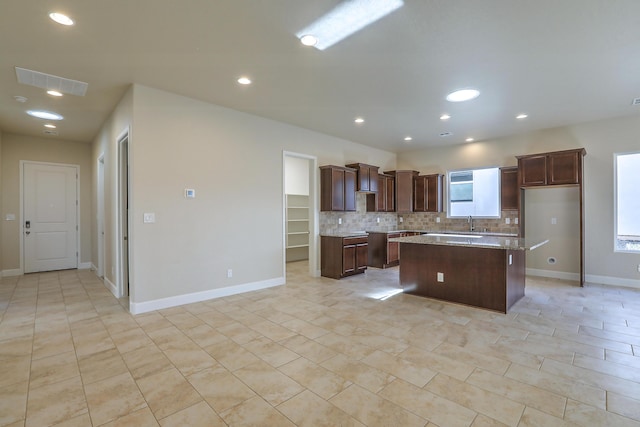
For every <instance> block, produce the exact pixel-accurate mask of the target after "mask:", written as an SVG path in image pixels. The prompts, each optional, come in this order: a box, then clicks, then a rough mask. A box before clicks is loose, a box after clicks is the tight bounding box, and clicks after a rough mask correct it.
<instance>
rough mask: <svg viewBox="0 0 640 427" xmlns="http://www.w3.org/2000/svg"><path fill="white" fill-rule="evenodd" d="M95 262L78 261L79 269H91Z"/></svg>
mask: <svg viewBox="0 0 640 427" xmlns="http://www.w3.org/2000/svg"><path fill="white" fill-rule="evenodd" d="M92 265H93V264H91V262H80V263H78V270H89V269H90V268H91V266H92Z"/></svg>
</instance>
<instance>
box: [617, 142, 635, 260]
mask: <svg viewBox="0 0 640 427" xmlns="http://www.w3.org/2000/svg"><path fill="white" fill-rule="evenodd" d="M631 154H640V151H629V152H624V153H614V154H613V187H614V190H613V251H614V252H626V253H634V254H637V253H640V237H639V238H638V240H637V241H636V240H631V241H623V240H620V239H618V157H620V156H626V155H631ZM623 242H624V243H623ZM636 242H637V243H636Z"/></svg>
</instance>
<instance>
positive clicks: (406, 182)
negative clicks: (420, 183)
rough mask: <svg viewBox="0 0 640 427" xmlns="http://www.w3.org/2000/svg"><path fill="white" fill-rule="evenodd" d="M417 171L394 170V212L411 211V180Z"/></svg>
mask: <svg viewBox="0 0 640 427" xmlns="http://www.w3.org/2000/svg"><path fill="white" fill-rule="evenodd" d="M417 175H418V174H417V173H414V172H411V171H398V172H396V175H395V179H396V212H413V180H414V178H415V176H417Z"/></svg>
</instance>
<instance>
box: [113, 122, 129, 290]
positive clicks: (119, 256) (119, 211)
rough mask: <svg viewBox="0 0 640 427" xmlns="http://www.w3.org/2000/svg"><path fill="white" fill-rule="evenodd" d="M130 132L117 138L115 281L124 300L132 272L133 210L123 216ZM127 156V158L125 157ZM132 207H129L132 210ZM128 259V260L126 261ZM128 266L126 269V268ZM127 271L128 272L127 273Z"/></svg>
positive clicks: (126, 131)
mask: <svg viewBox="0 0 640 427" xmlns="http://www.w3.org/2000/svg"><path fill="white" fill-rule="evenodd" d="M129 135H130V132H129V127H127V128H126V129H125V130H123V131H122V132H120V134H119V135H118V137H117V138H116V153H117V154H116V155H117V162H116V164H117V168H116V170H117V172H116V203H115V205H116V212H115V217H116V222H117V227H116V230H115V231H116V235H115V239H114V241H115V242H116V245H115V248H116V274H115V280H116V288H117V295H116V298H122V297H128V296H129V289H127V288H128V286H126V284H125V281H126V282H129V280H130V279H129V270H130V267H129V265H130V258H131V256H130V254H129V247H130V245H129V229H130V224H131V213H130V212H131V209H129V211H128V214H127V216H126V218H125V216H124V214H123V206H122V198H123V194H122V193H123V189H124V190H126V192H127V197H128V198H130V188H131V185H130V176H129V169H130V166H127V170H126V174H127V176H126V188H124V185H125V183H124V182H123V173H125V171H123V159H126V161H127V164H128V165H130V161H129V152H130V150H129V145H130V143H131V140H130V138H129ZM124 143H126V151H123V144H124ZM123 156H126V157H123ZM130 207H131V206H129V208H130ZM125 220H126V227H127V230H124V222H125ZM125 231H126V232H127V241H126V245H127V251H126V252H125V250H124V249H125V248H124V245H125V241H124V239H123V237H124V233H125ZM125 257H126V259H125ZM125 265H126V268H125ZM125 269H126V270H127V271H125Z"/></svg>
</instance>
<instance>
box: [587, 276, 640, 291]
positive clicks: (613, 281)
mask: <svg viewBox="0 0 640 427" xmlns="http://www.w3.org/2000/svg"><path fill="white" fill-rule="evenodd" d="M584 279H585V281H586V282H588V283H597V284H600V285H610V286H623V287H625V288H638V289H640V280H635V279H623V278H621V277H610V276H596V275H595V274H587V275H585V278H584Z"/></svg>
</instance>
